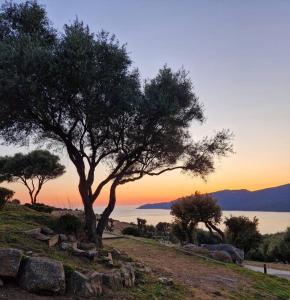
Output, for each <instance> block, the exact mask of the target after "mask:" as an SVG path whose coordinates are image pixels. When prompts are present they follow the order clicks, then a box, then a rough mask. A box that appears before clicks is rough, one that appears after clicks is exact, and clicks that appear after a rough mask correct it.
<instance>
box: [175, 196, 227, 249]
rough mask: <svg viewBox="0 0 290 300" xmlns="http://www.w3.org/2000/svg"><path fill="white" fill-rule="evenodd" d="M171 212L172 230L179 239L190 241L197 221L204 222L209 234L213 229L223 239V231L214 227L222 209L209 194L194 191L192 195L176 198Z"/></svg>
mask: <svg viewBox="0 0 290 300" xmlns="http://www.w3.org/2000/svg"><path fill="white" fill-rule="evenodd" d="M171 214H172V215H173V216H174V217H175V229H174V230H175V231H176V233H177V234H179V239H181V240H183V239H185V240H186V241H187V242H189V243H192V242H193V235H194V230H195V228H196V226H197V225H198V223H199V222H202V223H204V224H205V225H206V227H207V228H208V229H209V231H210V233H211V234H213V230H214V231H216V232H218V234H219V235H220V238H221V239H223V232H222V231H221V230H219V229H218V228H217V227H216V225H217V224H219V223H220V222H221V217H222V211H221V208H220V206H219V205H218V204H217V201H216V200H215V199H213V198H212V197H211V196H210V195H207V194H205V195H201V194H200V193H198V192H196V193H195V194H194V195H191V196H187V197H183V198H181V199H178V200H176V201H175V203H174V204H173V205H172V207H171ZM176 224H178V226H177V225H176Z"/></svg>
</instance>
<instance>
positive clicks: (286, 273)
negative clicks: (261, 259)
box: [244, 265, 290, 280]
mask: <svg viewBox="0 0 290 300" xmlns="http://www.w3.org/2000/svg"><path fill="white" fill-rule="evenodd" d="M244 267H245V268H247V269H250V270H252V271H256V272H262V273H264V268H263V267H257V266H251V265H244ZM267 274H270V275H275V276H278V277H282V278H286V279H288V280H290V271H285V270H277V269H271V268H267Z"/></svg>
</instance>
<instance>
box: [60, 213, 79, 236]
mask: <svg viewBox="0 0 290 300" xmlns="http://www.w3.org/2000/svg"><path fill="white" fill-rule="evenodd" d="M57 226H58V229H59V230H60V231H62V232H65V233H76V232H77V231H78V230H79V229H81V227H82V223H81V221H80V219H79V218H78V217H76V216H74V215H71V214H65V215H63V216H61V217H60V218H59V219H58V224H57Z"/></svg>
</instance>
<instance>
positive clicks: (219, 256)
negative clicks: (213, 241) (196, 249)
mask: <svg viewBox="0 0 290 300" xmlns="http://www.w3.org/2000/svg"><path fill="white" fill-rule="evenodd" d="M210 254H211V257H212V258H213V259H215V260H219V261H222V262H225V263H232V262H233V260H232V257H231V255H230V254H229V253H228V252H226V251H221V250H216V251H213V252H210Z"/></svg>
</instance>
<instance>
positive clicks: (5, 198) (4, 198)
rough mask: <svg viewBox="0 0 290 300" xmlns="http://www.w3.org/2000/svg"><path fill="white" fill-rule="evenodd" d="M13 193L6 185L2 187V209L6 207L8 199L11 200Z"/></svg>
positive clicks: (0, 190)
mask: <svg viewBox="0 0 290 300" xmlns="http://www.w3.org/2000/svg"><path fill="white" fill-rule="evenodd" d="M13 195H14V192H13V191H11V190H9V189H6V188H4V187H0V209H2V208H4V206H5V204H6V203H7V201H9V200H10V199H11V198H12V197H13Z"/></svg>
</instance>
